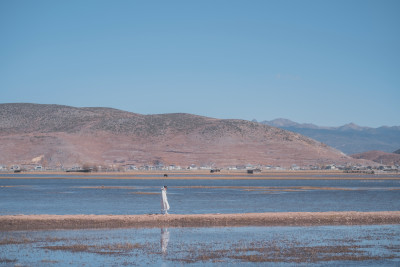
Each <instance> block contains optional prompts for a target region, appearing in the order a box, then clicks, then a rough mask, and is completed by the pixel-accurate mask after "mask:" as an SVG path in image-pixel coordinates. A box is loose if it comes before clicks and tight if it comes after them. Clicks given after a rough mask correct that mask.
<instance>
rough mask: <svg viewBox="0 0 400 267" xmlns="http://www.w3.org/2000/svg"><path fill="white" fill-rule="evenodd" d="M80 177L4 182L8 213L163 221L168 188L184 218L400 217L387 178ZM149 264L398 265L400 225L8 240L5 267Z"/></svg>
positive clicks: (4, 235)
mask: <svg viewBox="0 0 400 267" xmlns="http://www.w3.org/2000/svg"><path fill="white" fill-rule="evenodd" d="M0 176H1V175H0ZM7 176H9V175H7ZM52 176H54V175H52ZM19 177H21V176H19ZM22 177H26V176H22ZM43 177H44V176H43ZM71 177H72V176H68V175H63V176H62V177H61V176H59V178H64V179H0V214H1V215H4V214H149V213H159V209H160V196H159V195H160V188H161V186H162V185H164V184H167V185H168V187H169V190H168V199H169V202H170V205H171V213H177V214H189V213H243V212H284V211H348V210H354V211H382V210H399V208H400V191H399V190H400V181H399V180H390V179H379V177H377V179H374V180H367V179H365V180H339V179H338V180H324V179H323V178H324V177H321V180H218V179H217V180H166V181H164V180H157V179H154V180H123V179H117V177H116V178H115V179H68V178H71ZM74 177H75V176H74ZM99 178H101V177H99ZM102 178H106V177H102ZM194 178H195V177H194ZM330 178H332V177H330ZM143 265H151V266H186V265H191V266H203V265H207V266H227V265H229V266H232V265H233V266H243V265H245V266H247V265H250V266H260V265H262V266H265V265H268V266H270V265H273V266H293V265H296V266H343V265H346V266H348V265H350V266H399V265H400V225H361V226H313V227H221V228H169V229H157V228H154V229H95V230H58V231H53V230H52V231H10V232H0V266H143Z"/></svg>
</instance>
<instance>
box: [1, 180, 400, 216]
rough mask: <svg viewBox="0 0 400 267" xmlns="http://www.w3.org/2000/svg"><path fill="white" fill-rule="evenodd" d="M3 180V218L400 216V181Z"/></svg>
mask: <svg viewBox="0 0 400 267" xmlns="http://www.w3.org/2000/svg"><path fill="white" fill-rule="evenodd" d="M68 177H71V176H68V175H63V178H64V179H0V215H5V214H150V213H159V209H160V196H159V193H160V188H161V186H162V185H164V184H167V185H168V188H169V189H168V200H169V203H170V206H171V210H170V213H176V214H190V213H197V214H199V213H245V212H285V211H309V212H312V211H386V210H400V180H388V179H375V180H323V179H321V180H166V181H164V180H156V179H154V180H124V179H68Z"/></svg>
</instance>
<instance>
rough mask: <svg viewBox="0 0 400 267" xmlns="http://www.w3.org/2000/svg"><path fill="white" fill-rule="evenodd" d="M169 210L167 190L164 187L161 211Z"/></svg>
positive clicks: (162, 189)
mask: <svg viewBox="0 0 400 267" xmlns="http://www.w3.org/2000/svg"><path fill="white" fill-rule="evenodd" d="M167 210H169V204H168V199H167V190H165V188H164V187H163V188H161V211H163V212H165V211H167Z"/></svg>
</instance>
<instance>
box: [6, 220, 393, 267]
mask: <svg viewBox="0 0 400 267" xmlns="http://www.w3.org/2000/svg"><path fill="white" fill-rule="evenodd" d="M399 248H400V227H399V226H398V225H380V226H375V225H366V226H316V227H237V228H233V227H224V228H169V229H113V230H84V231H82V230H67V231H64V230H62V231H60V230H59V231H18V232H4V233H1V232H0V266H143V265H151V266H187V265H191V266H192V265H194V266H204V265H206V266H228V265H229V266H243V265H244V266H248V265H252V266H265V265H267V266H271V265H273V266H349V265H350V266H399V264H400V250H399Z"/></svg>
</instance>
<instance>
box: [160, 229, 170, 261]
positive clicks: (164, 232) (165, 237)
mask: <svg viewBox="0 0 400 267" xmlns="http://www.w3.org/2000/svg"><path fill="white" fill-rule="evenodd" d="M168 242H169V231H168V228H161V253H162V255H163V256H165V255H167V247H168Z"/></svg>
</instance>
